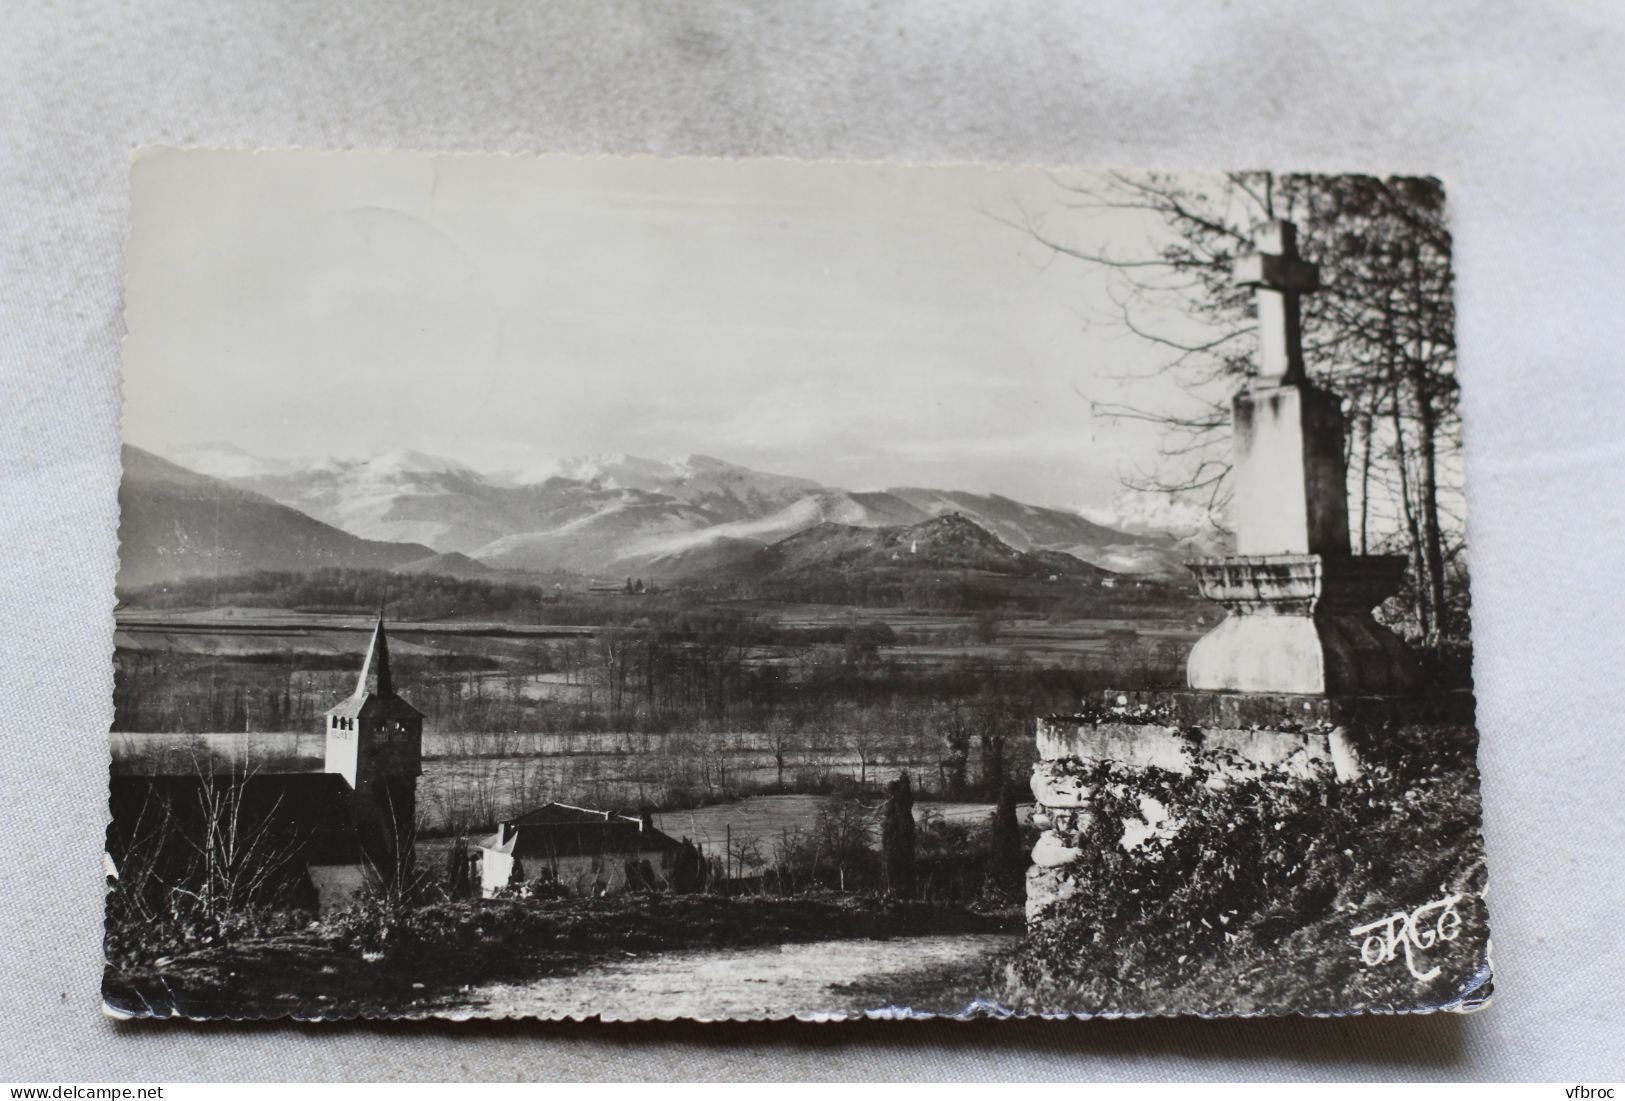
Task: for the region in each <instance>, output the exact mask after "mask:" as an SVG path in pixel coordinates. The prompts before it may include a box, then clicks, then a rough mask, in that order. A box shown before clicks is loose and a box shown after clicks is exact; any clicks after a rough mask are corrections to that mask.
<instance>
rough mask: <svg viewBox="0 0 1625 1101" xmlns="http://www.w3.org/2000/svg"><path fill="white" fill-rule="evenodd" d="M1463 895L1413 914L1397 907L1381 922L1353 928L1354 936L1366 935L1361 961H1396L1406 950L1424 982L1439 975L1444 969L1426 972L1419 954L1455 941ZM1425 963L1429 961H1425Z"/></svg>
mask: <svg viewBox="0 0 1625 1101" xmlns="http://www.w3.org/2000/svg"><path fill="white" fill-rule="evenodd" d="M1460 901H1461V895H1459V894H1455V895H1446V896H1445V897H1444V898H1438V899H1434V900H1433V901H1432V902H1429V903H1427V904H1426V905H1424V906H1418V907H1417V908H1416V909H1414V910H1412V911H1411V912H1410V913H1406V912H1405V911H1403V910H1396V911H1394V912H1393V913H1391V914H1389V915H1388V916H1387V917H1385V918H1382V919H1381V920H1379V921H1373V922H1371V923H1370V924H1369V925H1361V926H1357V927H1356V928H1353V929H1350V930H1349V935H1350V936H1355V937H1364V938H1365V940H1364V941H1362V942H1361V944H1360V960H1361V962H1362V963H1364V964H1365V965H1366V966H1367V967H1377V966H1380V965H1381V964H1385V963H1389V962H1392V961H1393V959H1394V958H1395V957H1396V956H1398V955H1399V950H1400V948H1401V947H1403V948H1404V949H1405V966H1406V967H1408V968H1410V971H1411V974H1412V975H1415V976H1416V977H1417V978H1418V979H1420V980H1421V981H1423V982H1427V981H1428V980H1429V979H1432V978H1435V977H1437V976H1438V974H1439V971H1440V968H1438V967H1433V968H1430V969H1429V970H1427V971H1423V970H1422V969H1421V968H1420V966H1419V965H1418V960H1417V953H1418V952H1425V951H1427V950H1428V949H1430V948H1433V947H1435V946H1437V945H1438V944H1439V943H1440V942H1442V941H1452V940H1455V939H1456V937H1457V936H1458V935H1459V934H1460V933H1461V914H1459V913H1457V912H1456V903H1458V902H1460ZM1422 962H1425V961H1422Z"/></svg>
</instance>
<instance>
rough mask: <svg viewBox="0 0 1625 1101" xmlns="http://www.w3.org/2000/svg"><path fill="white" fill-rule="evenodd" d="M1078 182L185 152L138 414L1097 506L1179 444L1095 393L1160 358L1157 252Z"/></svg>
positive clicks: (811, 169) (141, 294)
mask: <svg viewBox="0 0 1625 1101" xmlns="http://www.w3.org/2000/svg"><path fill="white" fill-rule="evenodd" d="M1077 175H1079V173H1075V172H1074V173H1057V172H1055V171H1052V170H1043V169H1036V168H1019V169H1017V168H1011V169H991V168H984V167H975V166H950V167H903V166H896V165H874V164H834V163H805V162H795V161H788V160H757V161H728V160H706V159H688V160H670V159H659V158H652V157H647V158H592V157H508V156H469V155H455V156H433V155H427V154H416V153H319V152H276V153H254V154H250V153H241V152H206V151H185V152H182V151H159V152H148V153H145V154H143V155H141V156H140V157H138V159H137V161H136V164H135V166H134V169H133V172H132V183H131V231H130V237H129V242H128V246H127V261H126V266H127V271H126V296H125V298H126V312H125V324H126V329H127V334H128V335H127V339H126V342H125V349H124V359H125V380H124V394H125V407H124V422H123V423H124V434H125V438H126V440H128V441H129V442H130V443H133V444H136V445H138V446H141V447H145V448H148V449H150V450H154V451H157V452H160V453H171V452H174V451H177V450H180V449H182V448H185V447H188V446H193V445H197V444H201V443H206V442H214V441H229V442H230V443H232V444H235V445H237V446H239V447H241V448H242V449H244V450H246V451H248V452H250V453H252V454H255V455H260V456H264V457H267V458H278V459H282V458H292V459H300V460H311V459H319V458H323V457H339V458H359V457H365V456H368V455H371V454H377V453H380V452H383V451H388V450H393V449H396V448H403V447H404V448H411V449H413V450H417V451H422V452H426V453H429V454H433V455H439V456H444V457H446V458H451V459H455V460H457V461H460V462H463V463H466V464H468V465H471V466H474V467H476V468H479V469H483V470H487V471H502V470H509V471H511V470H534V469H542V468H545V467H546V466H547V465H549V464H550V463H551V462H553V461H556V460H558V459H560V458H564V457H569V456H575V455H583V454H599V453H617V452H624V453H628V454H633V455H641V456H648V457H654V458H666V457H676V456H682V455H687V454H691V453H701V454H707V455H713V456H716V457H718V458H722V459H726V460H728V461H730V462H736V463H740V464H743V465H745V466H750V467H754V468H757V469H762V470H770V471H775V472H779V473H785V474H795V475H800V476H803V477H808V478H814V479H817V480H819V481H821V482H824V483H827V484H830V485H835V486H841V487H844V488H848V489H867V488H877V487H882V486H901V485H912V486H927V487H931V488H939V489H961V490H969V491H973V492H997V493H1003V494H1005V495H1007V496H1010V497H1014V498H1016V499H1018V500H1023V501H1028V502H1030V503H1034V504H1047V505H1073V506H1083V507H1090V506H1096V507H1098V506H1101V505H1103V504H1105V503H1106V502H1108V501H1109V500H1111V499H1112V498H1114V497H1115V496H1117V495H1118V494H1119V492H1120V490H1121V485H1120V476H1121V475H1124V474H1127V473H1130V472H1132V471H1133V470H1135V469H1144V468H1146V467H1148V466H1150V465H1153V464H1154V463H1155V451H1156V436H1155V433H1154V430H1153V429H1151V428H1150V427H1149V426H1147V425H1145V424H1143V423H1139V422H1135V421H1119V420H1112V419H1103V418H1096V417H1092V416H1091V413H1090V399H1105V400H1125V399H1129V400H1134V401H1138V402H1140V403H1141V404H1145V403H1148V402H1149V403H1152V404H1155V403H1156V402H1158V401H1163V400H1173V395H1172V394H1171V393H1168V394H1163V393H1161V392H1159V390H1158V387H1159V386H1161V385H1163V384H1161V383H1159V382H1155V381H1154V382H1150V383H1145V382H1141V383H1132V384H1131V383H1124V382H1122V381H1119V380H1118V379H1117V377H1116V376H1120V375H1123V374H1132V373H1134V372H1135V371H1136V370H1143V369H1146V368H1148V367H1150V366H1151V365H1153V364H1154V363H1156V362H1158V355H1159V352H1158V349H1156V348H1155V347H1153V346H1150V345H1147V344H1145V343H1144V342H1143V341H1140V340H1137V339H1136V338H1134V337H1132V336H1131V335H1129V334H1126V333H1125V332H1124V331H1123V330H1122V329H1121V328H1120V327H1117V326H1112V325H1108V324H1101V323H1099V319H1100V318H1102V317H1103V316H1105V315H1106V314H1108V313H1109V312H1110V310H1111V302H1110V299H1109V297H1108V290H1107V283H1106V281H1105V278H1104V276H1103V274H1102V273H1100V272H1099V271H1097V270H1095V269H1093V268H1091V267H1090V266H1089V265H1087V264H1085V263H1082V262H1080V261H1077V260H1072V259H1066V258H1056V257H1055V256H1053V255H1052V254H1051V253H1050V251H1049V250H1048V249H1046V248H1045V247H1044V246H1042V245H1041V244H1039V243H1038V242H1036V241H1034V240H1033V239H1032V238H1031V237H1030V236H1029V235H1028V234H1026V233H1025V232H1023V230H1022V229H1020V228H1018V227H1015V226H1012V225H1010V224H1008V223H1009V222H1011V221H1016V222H1020V221H1022V220H1023V219H1024V218H1025V217H1029V216H1031V217H1035V218H1039V219H1042V220H1043V221H1044V224H1045V225H1046V228H1047V231H1048V232H1051V233H1053V234H1056V235H1061V236H1064V237H1065V238H1066V239H1067V240H1068V241H1069V242H1071V243H1073V244H1076V245H1079V246H1081V247H1084V248H1087V249H1101V248H1105V249H1111V250H1115V251H1117V252H1119V253H1123V254H1126V253H1129V252H1135V253H1143V252H1144V251H1145V250H1146V249H1147V248H1152V247H1155V245H1156V232H1157V228H1156V226H1155V225H1154V224H1153V223H1151V222H1149V221H1147V220H1146V219H1145V218H1143V217H1140V216H1137V215H1132V214H1121V213H1115V212H1114V213H1112V214H1110V215H1099V214H1084V215H1074V214H1073V213H1072V212H1069V211H1067V210H1065V209H1064V208H1063V204H1062V200H1063V198H1064V196H1063V194H1062V192H1061V189H1060V187H1059V185H1058V183H1057V180H1058V179H1059V178H1072V177H1076V176H1077Z"/></svg>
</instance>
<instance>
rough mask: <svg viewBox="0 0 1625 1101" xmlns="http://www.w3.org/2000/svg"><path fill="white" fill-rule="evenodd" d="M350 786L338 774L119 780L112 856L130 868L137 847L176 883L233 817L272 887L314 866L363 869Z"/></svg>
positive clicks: (114, 788)
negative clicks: (210, 836) (265, 863)
mask: <svg viewBox="0 0 1625 1101" xmlns="http://www.w3.org/2000/svg"><path fill="white" fill-rule="evenodd" d="M350 807H351V792H350V785H349V784H347V783H346V782H345V780H344V777H342V776H340V775H338V774H336V773H327V772H305V773H297V772H296V773H255V774H251V775H249V776H247V777H244V776H242V775H241V774H238V775H235V776H232V775H220V776H195V775H194V776H114V777H113V778H112V784H111V791H110V798H109V809H110V810H111V812H112V815H111V818H112V820H111V821H110V822H109V823H108V827H107V852H108V855H109V856H111V857H112V858H113V861H114V863H115V865H117V866H119V867H121V868H122V867H124V865H125V861H126V859H127V857H128V854H129V852H130V849H131V846H132V845H133V846H136V847H137V848H138V849H139V850H140V852H141V853H142V855H143V857H144V858H146V859H148V860H150V861H152V863H153V865H154V867H156V868H159V869H161V870H162V874H164V875H165V878H173V879H176V880H180V879H186V878H189V876H190V875H191V874H194V873H195V871H196V869H195V868H194V867H193V865H195V864H196V862H197V860H198V856H199V850H198V846H199V844H200V843H201V839H202V838H203V837H204V836H205V834H206V833H207V832H208V830H209V828H210V823H211V821H215V822H218V821H222V820H225V819H226V818H228V817H229V818H230V819H231V820H232V821H234V822H235V823H236V824H237V828H238V837H237V839H236V840H237V843H238V844H239V845H240V846H242V847H244V848H245V849H247V848H249V847H252V848H254V849H255V850H256V851H258V852H259V853H261V854H263V855H264V856H265V857H266V858H268V860H269V861H270V863H271V864H273V865H274V868H272V869H271V870H270V871H269V872H268V873H267V886H268V887H270V886H273V885H277V884H278V881H281V882H280V885H281V886H284V887H285V886H287V884H288V881H291V880H292V879H294V878H296V877H297V876H298V875H299V874H302V873H303V871H304V869H305V868H306V867H307V866H309V865H311V864H360V863H364V859H365V858H364V856H363V854H362V850H361V840H360V836H359V834H358V833H357V831H356V823H355V821H354V819H353V817H352V816H351V811H350Z"/></svg>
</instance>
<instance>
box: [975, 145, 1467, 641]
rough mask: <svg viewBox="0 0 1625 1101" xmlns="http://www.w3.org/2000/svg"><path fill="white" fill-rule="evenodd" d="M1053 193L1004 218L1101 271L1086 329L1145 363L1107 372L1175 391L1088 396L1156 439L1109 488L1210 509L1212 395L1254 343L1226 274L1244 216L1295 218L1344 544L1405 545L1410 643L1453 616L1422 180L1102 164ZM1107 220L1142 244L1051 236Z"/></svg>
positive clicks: (1452, 525)
mask: <svg viewBox="0 0 1625 1101" xmlns="http://www.w3.org/2000/svg"><path fill="white" fill-rule="evenodd" d="M1057 186H1058V188H1059V191H1060V196H1061V201H1060V204H1059V205H1060V208H1061V214H1060V215H1059V216H1054V217H1052V216H1050V215H1045V214H1035V213H1033V212H1023V214H1022V215H1021V217H1019V218H1017V219H1007V221H1010V222H1011V224H1014V225H1016V226H1017V227H1019V228H1021V229H1022V230H1024V231H1025V232H1027V233H1029V234H1030V235H1031V236H1032V237H1033V238H1034V239H1035V240H1037V241H1039V242H1040V243H1042V245H1043V246H1044V247H1046V248H1047V249H1049V250H1050V251H1051V252H1052V253H1053V254H1054V255H1055V256H1057V257H1062V258H1068V259H1073V260H1078V261H1082V262H1084V263H1087V264H1090V265H1093V266H1095V267H1097V268H1099V269H1100V270H1101V271H1102V272H1103V273H1105V275H1106V281H1107V290H1108V296H1109V301H1110V302H1111V306H1110V308H1109V310H1107V311H1106V313H1105V314H1104V315H1103V316H1100V317H1094V318H1086V319H1085V320H1086V323H1088V324H1106V325H1111V326H1115V327H1118V328H1120V329H1122V330H1124V331H1126V332H1128V333H1130V334H1132V335H1133V336H1135V337H1136V338H1138V339H1140V340H1142V341H1143V342H1145V343H1146V344H1148V345H1150V346H1152V347H1155V348H1156V349H1158V350H1159V352H1160V353H1161V354H1160V355H1159V357H1158V358H1157V360H1156V361H1155V363H1154V364H1153V365H1152V367H1151V368H1150V369H1149V370H1148V371H1145V372H1143V373H1141V374H1130V375H1120V376H1118V377H1119V378H1126V379H1135V378H1145V377H1150V376H1156V377H1162V378H1170V379H1172V381H1173V382H1174V383H1175V384H1176V385H1177V386H1178V388H1179V390H1180V391H1181V392H1182V393H1183V394H1184V395H1185V399H1186V400H1185V404H1184V405H1183V406H1180V407H1178V408H1168V407H1167V406H1166V405H1164V406H1162V407H1159V408H1155V409H1151V408H1146V407H1143V406H1141V405H1138V404H1134V403H1132V402H1130V403H1124V402H1113V401H1103V400H1091V407H1092V408H1093V410H1094V412H1095V413H1096V414H1098V415H1102V416H1108V417H1114V418H1121V419H1129V420H1140V421H1148V422H1151V423H1154V424H1156V425H1157V426H1158V427H1159V428H1160V429H1161V430H1162V432H1163V447H1162V451H1161V456H1160V461H1159V462H1158V463H1157V465H1156V466H1155V468H1154V469H1151V470H1140V471H1134V472H1130V473H1129V474H1128V475H1127V476H1126V477H1125V482H1126V484H1127V485H1129V486H1130V487H1131V488H1134V489H1140V490H1146V491H1152V492H1159V493H1165V494H1169V495H1174V496H1189V497H1194V498H1195V499H1197V500H1200V501H1201V502H1202V503H1204V504H1205V505H1206V506H1207V507H1208V509H1209V513H1210V515H1214V516H1216V515H1217V514H1218V513H1219V512H1220V511H1222V509H1223V508H1224V506H1225V505H1226V503H1227V501H1228V485H1229V482H1228V474H1229V458H1228V446H1227V445H1228V441H1229V433H1230V416H1229V406H1228V402H1229V397H1230V393H1231V391H1232V390H1233V389H1234V386H1235V383H1236V381H1237V380H1239V379H1240V378H1242V377H1244V376H1246V375H1248V374H1250V373H1251V372H1252V371H1253V370H1254V365H1253V359H1254V349H1255V347H1256V340H1255V339H1254V333H1255V328H1256V323H1255V319H1254V317H1253V302H1252V295H1251V294H1250V292H1248V291H1247V290H1245V289H1243V288H1241V287H1237V286H1236V285H1235V284H1234V283H1233V281H1232V279H1231V268H1232V265H1233V263H1234V261H1235V260H1236V259H1237V258H1238V257H1239V256H1240V255H1242V254H1243V253H1245V252H1247V251H1249V250H1250V249H1251V248H1252V226H1253V225H1254V224H1255V223H1257V222H1259V221H1262V220H1264V219H1267V218H1286V219H1290V220H1292V221H1294V222H1296V223H1297V224H1298V226H1299V229H1300V247H1301V249H1302V251H1303V252H1304V254H1305V255H1306V256H1307V257H1308V258H1309V259H1311V260H1313V261H1314V262H1316V263H1317V264H1319V265H1320V268H1321V284H1322V288H1323V289H1322V291H1321V293H1319V294H1315V295H1312V296H1309V297H1308V298H1307V299H1306V300H1305V303H1304V315H1303V337H1304V355H1305V361H1306V364H1307V366H1308V369H1309V371H1310V373H1311V375H1312V376H1313V377H1314V378H1315V379H1316V380H1317V381H1319V382H1322V383H1324V384H1326V385H1328V386H1330V387H1331V388H1333V389H1334V390H1336V391H1337V392H1338V393H1340V394H1342V395H1343V396H1344V397H1345V398H1347V399H1348V408H1347V415H1348V419H1349V424H1350V433H1349V441H1350V451H1351V454H1350V455H1349V456H1348V457H1349V459H1350V462H1349V471H1350V482H1351V485H1350V494H1351V498H1352V499H1353V502H1354V515H1355V517H1356V518H1357V519H1356V523H1355V525H1354V526H1355V529H1356V530H1355V531H1354V532H1353V535H1354V539H1355V544H1356V546H1357V547H1358V549H1359V550H1360V551H1361V553H1368V552H1371V551H1375V550H1379V549H1382V548H1383V547H1385V546H1389V545H1397V546H1400V547H1403V548H1404V549H1405V550H1406V552H1407V553H1408V554H1410V556H1411V558H1412V560H1413V563H1414V566H1415V571H1416V574H1417V584H1416V585H1415V587H1414V594H1413V608H1412V611H1413V615H1414V618H1415V619H1416V621H1417V626H1418V627H1419V629H1420V631H1421V633H1422V634H1423V635H1424V636H1425V637H1427V638H1428V639H1429V640H1437V639H1438V638H1439V637H1440V635H1441V634H1443V633H1446V632H1448V631H1451V630H1452V629H1454V628H1456V627H1458V626H1461V625H1460V624H1456V623H1454V622H1453V620H1452V616H1451V608H1452V603H1453V602H1452V597H1453V594H1452V593H1450V592H1449V589H1450V586H1451V585H1452V583H1453V578H1454V577H1455V574H1453V573H1452V571H1451V568H1450V565H1451V560H1452V558H1453V557H1454V554H1455V548H1456V547H1459V544H1460V542H1461V540H1462V533H1461V523H1460V516H1459V513H1460V511H1461V510H1460V507H1459V501H1460V487H1459V469H1460V464H1459V455H1460V449H1461V439H1460V421H1459V417H1458V415H1457V408H1458V406H1457V396H1458V386H1457V380H1456V347H1455V336H1454V332H1455V311H1454V303H1453V291H1454V268H1453V264H1452V259H1451V236H1450V232H1449V230H1448V229H1447V228H1446V225H1445V203H1444V192H1443V189H1442V188H1441V187H1440V185H1439V183H1438V181H1436V180H1431V179H1413V178H1397V177H1396V178H1390V179H1386V180H1383V179H1376V178H1373V177H1368V176H1305V175H1292V176H1276V175H1272V174H1270V173H1258V172H1253V173H1231V174H1229V175H1227V176H1225V177H1223V178H1222V179H1219V180H1217V181H1216V182H1208V181H1197V182H1192V181H1191V180H1190V178H1188V177H1173V176H1166V175H1159V174H1131V173H1108V174H1105V175H1102V176H1099V177H1090V178H1088V179H1086V180H1083V181H1067V180H1057ZM1125 213H1126V214H1130V215H1135V214H1137V215H1138V216H1140V217H1141V218H1143V219H1144V228H1145V230H1146V233H1145V234H1144V235H1143V236H1142V238H1141V240H1143V241H1144V244H1143V246H1139V247H1135V248H1133V249H1132V250H1121V249H1118V250H1112V249H1101V248H1093V247H1085V246H1080V245H1078V244H1076V243H1074V241H1073V238H1072V237H1071V236H1070V235H1069V233H1068V228H1067V227H1068V224H1069V219H1073V218H1083V219H1087V218H1090V217H1093V216H1095V215H1102V214H1106V215H1110V216H1112V217H1114V218H1116V219H1118V220H1119V221H1120V220H1121V219H1122V217H1123V215H1124V214H1125ZM1086 396H1087V395H1086ZM1453 544H1454V545H1455V546H1454V547H1453ZM1458 572H1459V571H1458Z"/></svg>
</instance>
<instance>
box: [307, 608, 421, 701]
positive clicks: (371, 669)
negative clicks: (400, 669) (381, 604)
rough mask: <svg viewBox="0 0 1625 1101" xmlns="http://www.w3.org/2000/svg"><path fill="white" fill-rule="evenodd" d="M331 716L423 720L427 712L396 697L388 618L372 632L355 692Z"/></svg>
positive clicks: (382, 620)
mask: <svg viewBox="0 0 1625 1101" xmlns="http://www.w3.org/2000/svg"><path fill="white" fill-rule="evenodd" d="M327 714H329V715H338V716H340V717H341V718H346V719H354V718H368V719H421V718H423V712H421V711H419V710H418V709H417V708H415V707H413V706H412V705H411V704H409V703H407V702H406V701H405V700H403V699H401V697H400V696H398V695H396V694H395V678H394V676H393V675H392V674H391V672H390V668H389V636H388V634H386V633H385V631H384V617H383V616H382V615H380V616H379V617H378V624H377V626H375V627H374V628H373V629H372V641H371V642H370V643H368V645H367V659H366V661H364V662H363V663H362V665H361V676H359V677H357V678H356V684H355V691H354V692H353V693H352V694H351V695H350V698H349V699H346V700H343V701H342V702H340V703H339V704H338V705H337V706H335V707H330V708H328V710H327Z"/></svg>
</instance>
